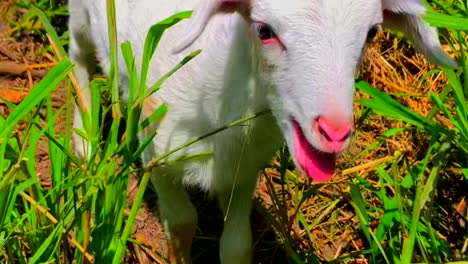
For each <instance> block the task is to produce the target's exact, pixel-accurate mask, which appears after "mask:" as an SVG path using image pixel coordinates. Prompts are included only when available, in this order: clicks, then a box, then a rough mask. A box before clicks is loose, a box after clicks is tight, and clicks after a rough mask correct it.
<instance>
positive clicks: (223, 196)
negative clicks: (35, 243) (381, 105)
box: [70, 0, 453, 263]
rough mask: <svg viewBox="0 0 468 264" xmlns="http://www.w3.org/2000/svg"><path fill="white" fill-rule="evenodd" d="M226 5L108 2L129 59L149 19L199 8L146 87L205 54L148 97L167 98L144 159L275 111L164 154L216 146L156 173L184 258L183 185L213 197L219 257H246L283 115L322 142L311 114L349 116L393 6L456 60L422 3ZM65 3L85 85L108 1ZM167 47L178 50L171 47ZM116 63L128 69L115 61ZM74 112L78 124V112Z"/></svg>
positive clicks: (102, 52) (405, 25) (367, 0)
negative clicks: (364, 63)
mask: <svg viewBox="0 0 468 264" xmlns="http://www.w3.org/2000/svg"><path fill="white" fill-rule="evenodd" d="M222 1H223V0H203V1H201V0H138V1H135V0H116V6H117V22H118V23H117V24H118V39H119V42H123V41H126V40H129V41H131V43H132V45H133V47H134V51H135V52H136V56H137V65H138V64H139V63H140V60H141V55H142V54H141V52H142V49H143V44H144V39H145V36H146V33H147V30H148V28H149V27H150V26H151V25H153V24H155V23H157V22H158V21H160V20H162V19H164V18H166V17H168V16H170V15H172V14H174V13H175V12H177V11H185V10H191V9H195V12H194V18H193V19H192V20H189V21H183V22H181V23H180V24H179V25H176V26H175V27H173V28H171V29H170V30H169V31H168V32H167V34H166V35H164V37H163V39H162V41H161V45H160V47H159V48H158V50H157V52H156V55H155V58H154V60H153V61H152V64H151V69H150V75H149V78H148V83H149V84H152V83H154V82H155V81H156V80H158V78H159V77H160V76H162V75H163V74H164V73H166V72H168V71H169V70H170V69H171V68H172V67H173V66H174V65H176V64H177V63H178V62H179V61H180V60H181V59H182V58H183V57H184V55H186V54H188V52H189V51H192V50H195V49H202V50H203V52H202V53H201V55H199V56H198V57H197V58H195V59H194V60H193V61H192V62H190V63H189V64H187V65H186V66H185V67H183V68H182V69H181V70H180V71H179V72H177V73H176V74H175V75H174V76H173V77H171V78H170V79H169V80H168V81H167V82H166V83H165V85H164V87H163V88H162V89H161V90H160V91H158V93H157V94H156V95H154V96H153V98H152V100H153V102H164V103H166V104H168V106H169V111H168V114H167V116H166V117H165V119H164V120H163V121H162V122H161V123H160V125H159V126H158V127H157V128H158V135H157V136H156V138H155V140H154V142H153V144H152V145H150V146H149V148H148V150H147V151H146V152H145V153H144V155H143V160H144V162H145V163H147V162H149V161H150V160H151V159H153V158H154V157H158V156H160V155H161V154H163V153H165V152H167V151H169V150H171V149H173V148H175V147H177V146H180V145H181V144H183V143H185V142H187V141H189V140H191V139H194V138H196V137H198V136H200V135H202V134H205V133H207V132H210V131H212V130H213V129H215V128H218V127H220V126H222V125H224V124H226V123H229V122H232V121H235V120H238V119H240V118H242V117H244V116H247V115H250V114H253V113H255V112H258V111H261V110H264V109H267V108H271V109H272V110H273V114H274V117H273V116H272V115H267V116H263V117H260V118H258V119H256V120H255V121H252V122H250V123H248V124H247V125H245V126H239V127H235V128H232V129H229V130H226V131H224V132H221V133H219V134H216V135H214V136H212V137H209V138H207V139H204V140H203V141H202V142H200V143H198V144H195V145H193V146H192V147H189V148H187V149H184V150H182V151H180V152H178V153H176V154H175V155H174V156H173V157H172V158H174V157H177V156H179V155H182V154H197V153H200V152H202V151H210V152H212V157H209V158H204V159H202V160H198V161H193V162H186V163H178V164H176V165H172V166H170V167H169V166H166V167H159V168H156V169H154V177H153V178H152V181H153V184H154V185H155V187H156V189H157V191H158V195H159V207H160V213H161V216H162V218H163V221H164V226H165V228H166V232H167V235H168V237H169V238H170V240H171V246H172V248H173V249H174V251H175V254H176V255H177V257H178V261H179V262H180V263H189V262H190V245H191V238H192V235H193V234H194V232H195V227H196V223H197V216H196V212H195V209H194V207H193V205H192V204H191V203H190V201H189V199H188V197H187V194H186V192H185V190H184V188H183V185H184V184H188V185H196V186H200V187H201V188H203V189H205V190H207V191H210V192H211V193H213V194H215V195H216V196H217V197H218V199H219V203H220V206H221V208H222V209H223V212H224V213H225V214H227V215H226V222H225V225H224V231H223V234H222V237H221V245H220V250H221V252H220V257H221V261H222V263H250V261H251V254H252V252H251V240H252V238H251V233H250V222H249V214H250V210H251V208H252V201H251V199H252V194H253V191H254V189H255V186H256V181H257V177H256V174H257V172H258V170H259V169H261V168H262V167H263V166H265V165H266V164H267V163H268V161H269V160H270V158H271V157H272V156H273V155H274V153H275V151H276V150H277V149H278V147H279V146H280V145H281V144H282V141H283V138H284V139H285V140H286V142H287V143H288V146H289V147H290V149H291V148H292V142H291V141H292V124H291V120H290V118H291V117H293V118H294V119H295V120H296V121H297V122H298V123H299V124H300V125H301V127H302V128H303V130H304V131H305V132H304V133H305V136H306V138H307V139H308V141H309V142H310V144H312V145H313V146H314V147H316V148H317V149H321V145H320V144H319V139H318V137H319V135H318V133H317V132H316V131H315V130H314V128H313V126H312V123H313V120H315V119H316V118H317V117H319V116H322V115H331V116H333V117H335V118H343V119H346V118H352V115H353V92H354V89H353V85H354V75H355V69H356V68H357V65H358V63H359V60H360V57H361V53H362V50H363V48H364V46H365V39H366V36H367V32H368V31H369V29H370V28H371V27H372V26H374V25H376V24H381V23H383V22H384V21H383V15H382V10H383V8H385V9H387V10H389V11H393V12H395V13H398V15H396V16H394V17H393V16H392V17H391V18H393V19H394V18H399V19H401V20H398V21H385V22H386V23H387V24H391V25H392V26H394V27H395V28H396V29H397V30H402V31H404V32H405V33H407V34H409V38H410V39H412V40H413V41H414V42H415V43H416V44H417V47H418V48H419V49H420V50H421V51H422V52H424V53H425V54H428V55H429V57H430V58H431V59H433V60H434V61H435V62H439V63H441V64H443V65H449V66H453V62H452V61H450V60H449V59H448V57H445V56H446V55H445V54H443V53H442V51H441V50H440V43H439V41H438V39H437V35H435V34H434V32H435V30H434V29H432V28H430V27H429V26H428V25H426V24H425V23H424V22H423V20H422V19H420V18H419V17H418V16H419V15H420V14H422V13H423V12H424V6H423V5H422V4H421V3H420V2H419V1H417V0H411V1H408V0H326V1H325V0H308V1H304V0H290V1H285V0H251V1H248V0H230V1H231V2H235V1H238V2H239V3H242V4H244V5H243V8H244V9H243V10H238V11H239V13H225V12H219V10H217V8H219V6H220V3H221V2H222ZM246 7H247V8H246ZM70 9H71V17H70V29H71V32H72V41H71V57H72V59H74V60H75V62H76V69H75V71H76V73H77V76H78V78H79V82H80V84H81V86H82V87H88V81H89V76H88V72H90V71H91V69H93V67H94V65H93V62H94V59H93V57H94V50H95V51H96V53H97V56H98V57H99V59H100V61H101V62H102V64H103V66H104V68H105V69H106V70H107V69H108V67H109V54H108V53H109V46H108V41H107V25H106V11H105V10H106V8H105V1H93V0H70ZM239 14H242V15H239ZM408 17H409V18H408ZM246 19H247V20H248V21H258V22H264V23H268V24H270V25H271V26H272V27H273V28H274V29H275V31H276V33H277V34H278V36H279V38H280V39H281V41H282V43H283V44H284V48H282V47H280V46H268V47H266V46H265V47H264V46H262V45H261V43H260V41H259V40H258V39H257V37H256V35H255V33H254V32H252V27H251V25H250V24H249V23H250V22H247V21H246ZM426 33H427V34H426ZM174 49H176V50H178V51H181V50H183V52H179V53H176V54H173V53H172V51H173V50H174ZM434 54H436V55H434ZM441 54H442V55H441ZM120 69H121V72H120V75H121V76H124V77H125V75H126V72H125V67H124V64H123V63H121V65H120ZM123 79H125V78H123ZM122 85H123V86H124V87H125V83H123V84H122ZM123 92H124V93H125V89H123ZM88 98H89V96H88ZM156 106H157V105H156V104H154V105H147V106H146V108H147V109H150V110H151V109H153V110H154V109H155V108H156ZM76 116H77V118H76V120H75V126H76V127H78V128H79V127H81V119H80V116H79V114H78V113H77V114H76ZM275 119H276V122H275ZM149 132H150V131H146V132H145V133H142V135H140V138H141V139H144V138H146V137H147V136H148V133H149ZM292 152H293V151H292ZM82 154H83V153H82Z"/></svg>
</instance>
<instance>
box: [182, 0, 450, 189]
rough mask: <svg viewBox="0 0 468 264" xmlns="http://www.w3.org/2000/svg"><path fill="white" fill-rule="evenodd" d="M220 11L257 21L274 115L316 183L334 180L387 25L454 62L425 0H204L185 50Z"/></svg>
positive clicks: (435, 57)
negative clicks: (357, 91) (357, 97)
mask: <svg viewBox="0 0 468 264" xmlns="http://www.w3.org/2000/svg"><path fill="white" fill-rule="evenodd" d="M218 12H239V13H240V14H241V15H242V16H243V17H244V18H245V20H246V22H247V23H249V24H250V25H251V26H250V28H251V36H250V37H252V38H253V39H254V41H255V43H256V44H257V46H258V48H257V50H258V52H259V57H261V58H262V63H261V67H260V68H261V73H260V75H261V78H262V79H263V80H264V81H266V82H268V83H270V84H271V89H273V91H274V92H273V94H274V95H273V96H271V98H270V101H271V108H272V110H273V113H274V114H275V116H276V118H277V120H278V123H279V126H280V128H281V130H282V132H283V136H284V138H285V139H286V141H287V143H288V146H289V149H290V151H291V153H292V154H293V155H292V156H293V158H294V161H295V162H296V164H297V165H298V166H299V167H300V168H301V169H302V171H304V172H305V173H306V174H307V175H309V176H310V177H312V178H313V179H315V180H317V181H326V180H329V179H330V178H331V176H332V175H333V171H334V168H335V159H336V155H337V154H338V153H340V152H341V151H343V150H344V149H345V148H346V147H347V146H348V144H349V141H350V138H351V134H352V127H353V93H354V78H355V74H356V69H357V68H358V64H359V62H360V59H361V56H362V53H363V50H364V48H365V46H366V42H368V41H370V40H372V39H373V37H374V36H375V34H376V32H377V30H378V29H379V28H380V27H381V26H383V27H390V28H392V29H395V30H399V31H402V32H403V33H405V35H406V36H407V38H408V39H410V40H411V41H412V42H413V43H414V45H415V47H416V48H417V49H418V50H419V51H420V52H422V53H423V54H425V55H426V57H427V58H428V59H429V60H431V61H433V62H435V63H438V64H440V65H443V66H447V67H456V64H455V63H454V62H453V61H452V60H451V59H450V57H448V56H447V55H446V54H445V53H444V52H443V51H442V50H441V46H440V42H439V40H438V36H437V33H436V30H435V29H434V28H432V27H430V26H429V25H428V24H427V23H426V22H425V21H424V20H423V19H422V17H421V16H422V15H423V14H424V13H425V12H426V7H425V6H424V5H423V4H422V3H421V2H420V1H419V0H288V1H285V0H203V4H202V6H201V7H200V9H198V10H195V13H194V18H193V22H192V24H191V25H192V31H191V33H190V34H188V35H187V38H186V39H185V40H183V41H182V42H181V47H185V46H187V45H189V44H190V43H191V42H192V41H193V40H194V39H196V38H197V37H198V35H199V34H200V33H201V32H202V31H203V29H204V26H205V25H206V23H207V21H208V20H209V18H210V17H211V16H212V15H213V14H216V13H218Z"/></svg>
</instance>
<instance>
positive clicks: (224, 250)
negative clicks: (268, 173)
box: [218, 175, 257, 264]
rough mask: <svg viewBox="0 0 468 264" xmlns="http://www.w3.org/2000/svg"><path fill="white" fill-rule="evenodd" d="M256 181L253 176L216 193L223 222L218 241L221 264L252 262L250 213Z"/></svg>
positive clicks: (246, 263) (245, 263)
mask: <svg viewBox="0 0 468 264" xmlns="http://www.w3.org/2000/svg"><path fill="white" fill-rule="evenodd" d="M256 183H257V179H256V176H255V175H252V176H251V179H249V180H248V181H244V182H243V183H237V184H236V186H235V187H234V188H233V189H232V190H231V189H228V190H224V191H223V192H218V199H219V203H220V206H221V208H222V210H223V213H224V217H225V221H224V229H223V234H222V235H221V241H220V258H221V263H223V264H231V263H236V264H248V263H251V262H252V230H251V226H250V213H251V211H252V196H253V192H254V190H255V186H256Z"/></svg>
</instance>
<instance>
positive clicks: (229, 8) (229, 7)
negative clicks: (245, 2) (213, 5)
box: [219, 0, 241, 12]
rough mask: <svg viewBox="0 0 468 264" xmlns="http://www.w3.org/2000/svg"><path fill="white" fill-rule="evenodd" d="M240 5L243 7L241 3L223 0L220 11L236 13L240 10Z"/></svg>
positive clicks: (233, 0)
mask: <svg viewBox="0 0 468 264" xmlns="http://www.w3.org/2000/svg"><path fill="white" fill-rule="evenodd" d="M240 5H241V1H235V0H231V1H229V0H222V1H221V5H220V7H219V9H220V10H221V11H222V12H234V11H237V10H239V8H240Z"/></svg>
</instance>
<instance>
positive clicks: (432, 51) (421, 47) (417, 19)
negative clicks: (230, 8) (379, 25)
mask: <svg viewBox="0 0 468 264" xmlns="http://www.w3.org/2000/svg"><path fill="white" fill-rule="evenodd" d="M382 7H383V16H384V23H383V26H384V27H387V28H389V29H392V30H396V31H401V32H403V33H404V34H405V35H406V37H407V38H408V39H409V40H410V41H412V42H413V45H414V46H415V48H416V49H417V50H418V51H419V52H421V53H422V54H424V55H425V56H426V58H427V59H428V60H430V61H432V62H433V63H436V64H438V65H440V66H444V67H449V68H452V69H456V68H457V63H456V62H455V61H454V60H453V59H452V58H450V56H449V55H447V54H446V53H445V52H444V51H443V50H442V47H441V45H440V41H439V36H438V34H437V30H436V29H435V28H434V27H431V26H430V25H429V24H428V23H427V22H425V21H424V19H423V18H422V16H423V15H424V14H425V13H426V7H425V6H424V5H423V4H422V3H421V1H419V0H382Z"/></svg>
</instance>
